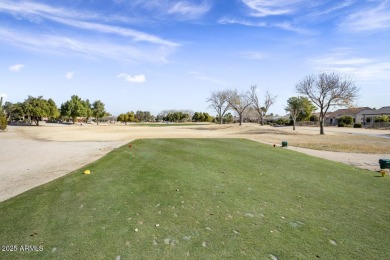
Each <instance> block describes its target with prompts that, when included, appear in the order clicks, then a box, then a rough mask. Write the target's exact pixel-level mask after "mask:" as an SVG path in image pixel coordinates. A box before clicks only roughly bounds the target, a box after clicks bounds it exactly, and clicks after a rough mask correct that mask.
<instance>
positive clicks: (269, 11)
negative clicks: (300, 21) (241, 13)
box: [242, 0, 304, 17]
mask: <svg viewBox="0 0 390 260" xmlns="http://www.w3.org/2000/svg"><path fill="white" fill-rule="evenodd" d="M242 2H243V3H244V4H245V5H246V6H247V7H249V8H250V9H251V10H252V13H251V15H252V16H256V17H266V16H273V15H286V14H291V13H294V12H295V11H296V10H297V4H299V3H302V2H304V0H278V1H269V0H242Z"/></svg>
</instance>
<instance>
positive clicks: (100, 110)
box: [1, 95, 108, 126]
mask: <svg viewBox="0 0 390 260" xmlns="http://www.w3.org/2000/svg"><path fill="white" fill-rule="evenodd" d="M1 107H2V110H3V111H4V114H5V117H6V120H8V121H11V122H12V121H16V122H20V121H22V122H27V123H30V124H33V123H34V124H35V125H37V126H39V122H40V121H42V119H43V118H48V120H51V121H54V120H59V119H61V120H65V121H66V120H68V121H69V120H72V122H73V123H75V122H76V119H77V118H78V117H86V120H87V121H88V120H89V118H91V117H94V118H95V119H96V122H97V123H99V119H101V118H103V117H104V116H107V115H108V113H107V112H106V111H105V107H104V103H103V102H101V101H100V100H96V101H94V102H93V103H92V104H91V103H90V101H89V100H88V99H86V100H82V99H81V98H80V97H78V96H77V95H73V96H71V98H70V100H68V101H66V102H65V103H63V104H61V107H60V108H58V107H57V105H56V103H55V102H54V100H53V99H51V98H49V99H44V98H43V97H42V96H38V97H33V96H28V97H27V99H25V100H24V101H23V102H17V103H11V102H5V104H4V105H2V106H1Z"/></svg>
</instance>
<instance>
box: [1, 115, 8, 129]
mask: <svg viewBox="0 0 390 260" xmlns="http://www.w3.org/2000/svg"><path fill="white" fill-rule="evenodd" d="M6 129H7V118H5V116H3V115H0V130H1V131H5V130H6Z"/></svg>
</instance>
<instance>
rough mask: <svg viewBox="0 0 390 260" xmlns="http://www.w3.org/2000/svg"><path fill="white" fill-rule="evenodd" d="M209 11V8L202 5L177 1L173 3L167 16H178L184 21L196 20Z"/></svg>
mask: <svg viewBox="0 0 390 260" xmlns="http://www.w3.org/2000/svg"><path fill="white" fill-rule="evenodd" d="M209 10H210V6H208V5H207V4H205V3H203V4H202V5H194V4H192V3H189V2H185V1H179V2H177V3H175V4H174V5H173V6H172V7H171V8H170V9H169V10H168V12H167V13H168V14H179V15H181V16H182V18H185V19H194V18H198V17H200V16H202V15H204V14H205V13H207V12H208V11H209Z"/></svg>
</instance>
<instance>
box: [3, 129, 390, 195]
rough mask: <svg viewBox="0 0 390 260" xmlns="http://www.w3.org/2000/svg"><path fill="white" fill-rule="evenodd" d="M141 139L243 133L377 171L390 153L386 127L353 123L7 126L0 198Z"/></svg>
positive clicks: (81, 165)
mask: <svg viewBox="0 0 390 260" xmlns="http://www.w3.org/2000/svg"><path fill="white" fill-rule="evenodd" d="M143 138H145V139H146V138H245V139H249V140H253V141H257V142H261V143H266V144H269V145H273V144H275V145H276V149H282V148H280V146H281V142H282V141H287V142H288V147H287V149H291V150H295V151H298V152H302V153H306V154H309V155H312V156H316V157H321V158H324V159H328V160H333V161H337V162H342V163H345V164H348V165H351V166H352V167H358V168H363V169H366V170H369V171H372V172H373V174H377V173H375V171H378V170H379V164H378V160H379V159H381V158H390V131H389V130H374V129H355V128H337V127H328V128H326V135H319V133H318V128H317V127H298V128H297V130H296V131H293V130H292V128H291V127H271V126H260V125H258V124H244V125H243V126H238V125H237V124H232V125H203V124H199V125H198V124H193V125H183V126H180V125H179V126H178V125H174V126H170V125H165V124H163V125H158V124H157V125H144V126H142V124H134V125H132V124H130V125H110V124H107V125H99V126H96V125H92V124H84V125H80V124H75V125H62V124H44V125H42V126H40V127H35V126H9V128H8V131H6V132H3V133H0V143H1V145H0V153H1V154H2V156H1V158H0V164H1V168H0V177H1V179H2V181H1V184H0V201H4V200H7V199H9V198H11V197H13V196H15V195H17V194H20V193H22V192H24V191H27V190H29V189H31V188H33V187H36V186H39V185H41V184H44V183H47V182H49V181H52V180H54V179H56V178H58V177H60V176H63V175H66V174H68V173H70V172H72V171H75V170H77V169H79V168H81V167H83V166H85V165H87V164H89V163H91V162H93V161H95V160H97V159H98V158H101V157H102V156H104V155H105V154H107V153H108V152H110V151H112V150H113V149H116V148H118V147H120V146H122V145H125V144H127V143H129V142H131V141H133V140H135V139H143Z"/></svg>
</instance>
